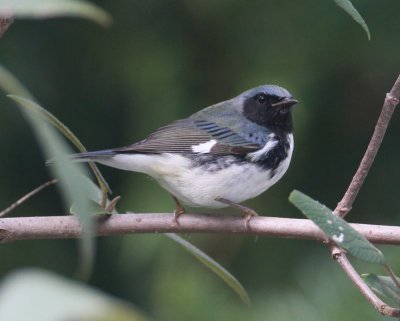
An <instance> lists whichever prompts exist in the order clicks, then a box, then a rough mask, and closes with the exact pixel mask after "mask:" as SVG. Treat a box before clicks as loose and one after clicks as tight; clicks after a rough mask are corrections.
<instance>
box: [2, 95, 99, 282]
mask: <svg viewBox="0 0 400 321" xmlns="http://www.w3.org/2000/svg"><path fill="white" fill-rule="evenodd" d="M9 97H10V98H11V99H12V100H14V101H15V102H16V103H17V104H18V105H19V106H20V107H21V111H22V112H23V114H24V116H25V118H26V119H27V120H28V121H29V123H30V124H31V126H32V128H33V131H34V133H35V135H36V138H37V140H38V141H39V144H40V147H41V148H42V150H43V152H44V154H45V156H46V157H47V158H54V159H56V162H55V163H54V165H53V166H51V167H50V170H51V171H53V174H54V176H55V177H57V178H58V179H59V181H60V185H61V192H62V195H63V197H64V201H65V203H66V204H68V206H69V205H71V204H72V203H74V204H76V208H77V210H76V211H77V212H78V214H79V219H80V221H81V224H82V227H83V228H82V242H81V245H82V247H81V249H82V266H81V268H82V275H86V274H88V273H89V271H90V270H91V268H92V263H93V256H94V240H93V222H92V217H91V216H90V214H89V213H90V209H91V205H90V202H89V198H88V197H87V195H88V193H89V191H88V189H87V181H86V180H84V179H83V177H84V175H85V171H84V167H83V166H81V164H79V163H72V162H70V161H69V160H68V157H67V155H69V154H71V153H72V151H71V150H70V148H69V147H68V145H67V144H66V143H65V142H64V140H63V139H62V138H61V136H60V135H59V133H58V132H57V131H55V130H54V128H53V127H51V126H50V125H49V124H48V123H47V122H45V121H44V120H43V119H42V118H41V117H38V113H40V111H41V110H42V109H43V108H42V107H40V106H39V105H38V104H36V103H35V102H33V101H30V100H28V99H25V98H22V97H19V96H14V95H9Z"/></svg>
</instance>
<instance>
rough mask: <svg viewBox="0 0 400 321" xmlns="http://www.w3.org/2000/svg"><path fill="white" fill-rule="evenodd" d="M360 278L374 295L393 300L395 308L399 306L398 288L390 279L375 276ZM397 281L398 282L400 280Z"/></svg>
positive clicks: (399, 292)
mask: <svg viewBox="0 0 400 321" xmlns="http://www.w3.org/2000/svg"><path fill="white" fill-rule="evenodd" d="M362 278H363V279H364V281H365V283H367V284H368V286H370V287H371V289H372V290H373V291H374V292H375V293H376V294H378V295H381V296H384V297H386V298H388V299H390V300H393V302H395V303H396V304H397V306H400V288H399V287H398V286H397V285H396V283H395V282H394V281H393V280H392V278H391V277H389V276H382V275H376V274H363V275H362ZM398 280H399V281H400V279H398Z"/></svg>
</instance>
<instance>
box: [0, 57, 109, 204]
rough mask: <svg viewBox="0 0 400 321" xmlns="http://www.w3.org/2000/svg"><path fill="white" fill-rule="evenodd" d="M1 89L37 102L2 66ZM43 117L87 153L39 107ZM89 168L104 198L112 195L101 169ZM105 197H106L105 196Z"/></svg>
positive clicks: (55, 119) (71, 134)
mask: <svg viewBox="0 0 400 321" xmlns="http://www.w3.org/2000/svg"><path fill="white" fill-rule="evenodd" d="M0 88H1V89H3V91H4V92H5V93H7V94H13V95H17V96H22V97H25V98H29V99H30V100H33V101H36V99H35V98H34V97H33V95H32V94H31V93H30V92H29V90H28V89H26V88H25V86H24V85H23V84H21V82H20V81H19V80H18V79H17V78H15V77H14V75H13V74H11V73H10V72H9V71H8V70H7V69H5V68H4V67H3V66H1V65H0ZM35 111H37V112H38V114H39V115H40V116H41V117H44V118H45V119H46V120H47V121H48V122H49V123H50V124H52V125H53V126H54V127H55V128H57V129H58V130H59V131H60V132H61V133H62V134H63V135H64V136H65V137H66V138H68V140H69V141H70V142H71V143H72V144H73V145H74V146H75V147H76V148H77V149H78V150H79V151H80V152H81V153H84V152H87V150H86V148H85V146H83V144H82V143H81V142H80V140H79V139H78V137H76V136H75V135H74V133H73V132H71V131H70V130H69V128H68V127H67V126H65V125H64V124H63V123H62V122H61V121H60V120H58V119H57V118H56V117H55V116H54V115H53V114H51V113H50V112H49V111H47V110H45V109H44V108H41V107H40V106H38V109H37V110H35ZM89 166H90V168H91V169H92V172H93V174H94V175H95V177H96V179H97V182H98V184H99V185H100V187H101V189H102V195H103V196H104V195H105V194H106V193H107V192H108V193H111V189H110V187H109V186H108V184H107V182H106V180H105V179H104V177H103V175H102V174H101V172H100V170H99V168H98V167H97V165H96V164H95V163H94V162H89ZM104 197H105V196H104Z"/></svg>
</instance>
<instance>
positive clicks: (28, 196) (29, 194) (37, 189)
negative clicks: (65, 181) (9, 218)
mask: <svg viewBox="0 0 400 321" xmlns="http://www.w3.org/2000/svg"><path fill="white" fill-rule="evenodd" d="M55 183H57V179H52V180H50V181H48V182H46V183H44V184H42V185H40V186H38V187H36V188H35V189H34V190H33V191H30V192H29V193H28V194H26V195H25V196H23V197H21V198H20V199H19V200H18V201H16V202H15V203H13V204H11V205H10V206H9V207H7V208H6V209H5V210H4V211H2V212H0V217H3V216H5V215H6V214H8V213H10V212H11V211H12V210H13V209H15V208H16V207H17V206H19V205H21V204H22V203H23V202H25V201H27V200H28V199H29V198H31V197H32V196H34V195H35V194H37V193H39V192H40V191H41V190H43V189H44V188H46V187H48V186H50V185H53V184H55Z"/></svg>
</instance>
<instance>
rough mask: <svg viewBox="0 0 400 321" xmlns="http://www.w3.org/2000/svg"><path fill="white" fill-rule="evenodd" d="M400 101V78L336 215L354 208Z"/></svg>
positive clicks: (388, 95) (384, 105)
mask: <svg viewBox="0 0 400 321" xmlns="http://www.w3.org/2000/svg"><path fill="white" fill-rule="evenodd" d="M399 101H400V76H399V77H398V78H397V80H396V82H395V84H394V85H393V88H392V90H391V91H390V93H388V94H387V95H386V98H385V102H384V104H383V108H382V111H381V114H380V116H379V118H378V121H377V123H376V125H375V130H374V133H373V134H372V137H371V140H370V142H369V145H368V147H367V150H366V152H365V154H364V157H363V158H362V160H361V163H360V166H359V167H358V169H357V172H356V174H355V175H354V177H353V179H352V181H351V183H350V185H349V187H348V188H347V191H346V193H345V194H344V196H343V198H342V200H341V201H340V202H339V204H338V205H337V207H336V209H335V211H334V212H335V213H336V214H338V215H339V216H341V217H344V216H345V215H346V214H347V213H348V212H349V211H350V210H351V207H352V206H353V203H354V200H355V199H356V197H357V194H358V192H359V191H360V189H361V186H362V184H363V183H364V180H365V178H366V177H367V175H368V172H369V170H370V168H371V165H372V163H373V162H374V159H375V156H376V154H377V153H378V150H379V146H380V145H381V143H382V140H383V137H384V136H385V132H386V129H387V127H388V124H389V121H390V118H391V117H392V115H393V112H394V109H395V108H396V106H397V104H398V103H399Z"/></svg>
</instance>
